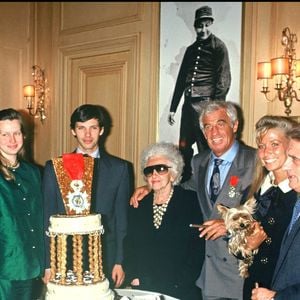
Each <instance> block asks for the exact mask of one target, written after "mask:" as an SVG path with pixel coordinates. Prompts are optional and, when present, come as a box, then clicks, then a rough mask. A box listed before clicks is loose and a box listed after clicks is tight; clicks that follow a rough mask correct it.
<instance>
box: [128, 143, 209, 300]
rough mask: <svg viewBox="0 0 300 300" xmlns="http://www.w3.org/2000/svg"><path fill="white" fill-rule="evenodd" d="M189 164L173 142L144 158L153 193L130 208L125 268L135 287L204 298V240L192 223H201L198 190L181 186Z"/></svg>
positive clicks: (146, 152) (151, 150) (149, 150)
mask: <svg viewBox="0 0 300 300" xmlns="http://www.w3.org/2000/svg"><path fill="white" fill-rule="evenodd" d="M183 166H184V162H183V158H182V156H181V154H180V152H179V150H178V148H177V147H176V146H175V145H173V144H172V143H166V142H161V143H156V144H153V145H150V146H149V147H147V148H146V149H145V150H144V151H143V153H142V155H141V169H142V172H143V174H144V179H145V181H146V182H147V184H148V187H149V189H151V190H152V191H151V192H150V193H149V194H148V195H146V196H145V198H144V199H143V201H141V202H140V203H139V207H138V209H136V208H132V207H131V208H130V212H129V230H128V238H127V243H126V247H127V251H126V253H127V259H126V263H125V265H126V266H127V268H126V274H127V280H129V282H130V284H131V286H132V287H133V288H138V289H144V290H149V291H155V292H160V293H163V294H167V295H170V296H173V297H176V298H179V299H189V300H193V299H201V291H200V289H199V288H197V287H196V286H195V281H196V279H197V276H199V270H201V264H202V260H203V256H204V244H203V239H200V238H199V236H198V235H199V234H198V230H197V229H196V228H193V227H191V226H190V224H193V223H195V224H201V223H202V215H201V211H200V207H199V204H198V200H197V196H196V193H195V192H192V191H187V190H184V189H183V188H181V187H180V186H177V184H178V183H179V182H180V179H181V173H182V170H183Z"/></svg>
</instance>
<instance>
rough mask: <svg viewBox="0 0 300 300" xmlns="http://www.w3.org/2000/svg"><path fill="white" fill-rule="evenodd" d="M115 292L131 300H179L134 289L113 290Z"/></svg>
mask: <svg viewBox="0 0 300 300" xmlns="http://www.w3.org/2000/svg"><path fill="white" fill-rule="evenodd" d="M115 291H116V292H117V293H118V295H120V296H127V297H129V298H130V299H133V300H179V299H177V298H173V297H171V296H168V295H162V294H159V293H154V292H149V291H142V290H135V289H115ZM159 296H163V297H159Z"/></svg>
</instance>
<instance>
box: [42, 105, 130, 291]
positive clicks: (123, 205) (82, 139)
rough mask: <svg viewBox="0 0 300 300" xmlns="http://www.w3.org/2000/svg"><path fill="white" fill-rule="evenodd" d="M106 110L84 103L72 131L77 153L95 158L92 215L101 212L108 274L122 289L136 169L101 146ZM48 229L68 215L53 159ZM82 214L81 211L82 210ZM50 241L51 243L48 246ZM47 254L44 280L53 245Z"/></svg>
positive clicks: (47, 186)
mask: <svg viewBox="0 0 300 300" xmlns="http://www.w3.org/2000/svg"><path fill="white" fill-rule="evenodd" d="M107 120H108V119H107V112H106V110H105V109H104V108H103V107H101V106H98V105H91V104H84V105H81V106H79V107H78V108H76V109H75V110H74V112H73V114H72V115H71V124H70V127H71V132H72V134H73V136H74V137H75V138H76V139H77V142H78V146H77V148H76V149H75V151H74V152H75V153H81V154H84V155H89V156H92V157H94V158H95V159H94V168H93V174H91V177H90V180H92V189H91V203H90V212H91V213H100V214H101V220H102V223H103V226H104V235H103V236H102V247H103V251H102V253H103V265H104V273H105V275H106V276H107V277H108V278H109V279H110V282H111V283H112V284H114V287H120V286H121V285H122V283H123V281H124V277H125V273H124V270H123V267H122V263H123V242H124V238H125V235H126V231H127V211H128V199H129V197H130V182H131V177H130V176H131V171H132V166H131V164H130V163H129V162H128V161H125V160H123V159H121V158H118V157H115V156H112V155H109V154H108V153H106V152H105V151H104V148H103V147H100V146H99V145H100V140H101V139H103V136H104V135H105V133H107V132H108V130H109V128H108V123H107ZM43 191H44V203H45V204H44V209H45V221H44V223H45V230H47V229H48V226H49V217H50V216H51V215H55V214H66V213H67V211H68V209H69V208H70V205H69V204H68V206H69V207H66V204H65V203H64V201H65V200H64V199H63V197H62V193H61V189H60V186H59V184H58V181H57V177H56V173H55V170H54V165H53V160H49V161H47V162H46V166H45V171H44V177H43ZM78 211H79V209H78ZM48 242H49V241H47V243H48ZM46 248H47V253H46V257H47V259H46V268H47V270H46V272H45V278H44V281H45V282H46V283H47V282H48V281H49V278H50V274H49V273H50V272H49V269H48V268H49V246H48V247H47V246H46Z"/></svg>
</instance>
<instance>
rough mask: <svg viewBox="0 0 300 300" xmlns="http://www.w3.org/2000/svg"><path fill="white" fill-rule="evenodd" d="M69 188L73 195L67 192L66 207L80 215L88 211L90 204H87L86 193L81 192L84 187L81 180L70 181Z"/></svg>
mask: <svg viewBox="0 0 300 300" xmlns="http://www.w3.org/2000/svg"><path fill="white" fill-rule="evenodd" d="M70 186H71V188H72V189H73V191H74V192H73V193H71V192H69V193H68V195H67V198H68V199H69V203H68V204H67V205H68V206H69V208H70V210H75V211H76V214H80V213H82V212H83V211H85V210H87V209H89V208H90V203H89V202H88V194H87V193H86V191H84V192H82V191H81V189H82V188H83V187H84V184H83V182H82V180H72V182H71V184H70Z"/></svg>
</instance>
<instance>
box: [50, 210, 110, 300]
mask: <svg viewBox="0 0 300 300" xmlns="http://www.w3.org/2000/svg"><path fill="white" fill-rule="evenodd" d="M102 233H103V226H102V225H101V216H100V215H99V214H91V215H55V216H51V217H50V226H49V233H48V234H49V237H50V268H51V278H50V282H49V283H48V284H47V293H46V299H47V300H66V299H75V300H76V299H78V300H79V299H80V300H81V299H89V300H102V299H103V300H112V299H114V293H113V292H112V290H110V289H109V281H108V280H107V279H106V278H105V275H104V274H103V267H102V250H101V234H102ZM84 252H87V253H85V254H84ZM68 256H71V257H68ZM70 261H72V268H69V267H68V264H69V262H70ZM84 261H86V263H84ZM87 261H88V262H87ZM87 264H88V266H85V265H87Z"/></svg>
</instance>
